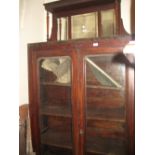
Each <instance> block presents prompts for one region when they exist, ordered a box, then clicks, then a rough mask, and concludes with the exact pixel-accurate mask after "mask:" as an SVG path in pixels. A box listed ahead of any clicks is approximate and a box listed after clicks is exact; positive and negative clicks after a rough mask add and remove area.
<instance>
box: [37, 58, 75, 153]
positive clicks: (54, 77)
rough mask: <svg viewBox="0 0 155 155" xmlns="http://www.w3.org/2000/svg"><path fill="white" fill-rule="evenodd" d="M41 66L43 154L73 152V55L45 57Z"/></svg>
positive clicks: (39, 64) (39, 62)
mask: <svg viewBox="0 0 155 155" xmlns="http://www.w3.org/2000/svg"><path fill="white" fill-rule="evenodd" d="M38 66H39V78H40V85H39V87H40V91H39V92H40V93H39V94H40V102H39V108H40V110H39V114H40V132H41V148H42V153H41V154H43V155H46V154H48V155H52V154H55V155H59V154H63V153H64V154H65V155H72V154H73V153H72V112H71V108H72V107H71V59H70V57H68V56H61V57H42V58H40V59H39V61H38ZM58 150H59V151H58Z"/></svg>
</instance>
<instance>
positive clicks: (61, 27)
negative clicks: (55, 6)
mask: <svg viewBox="0 0 155 155" xmlns="http://www.w3.org/2000/svg"><path fill="white" fill-rule="evenodd" d="M57 24H58V31H57V38H58V39H57V40H68V17H61V18H58V19H57Z"/></svg>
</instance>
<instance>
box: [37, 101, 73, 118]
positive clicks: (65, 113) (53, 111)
mask: <svg viewBox="0 0 155 155" xmlns="http://www.w3.org/2000/svg"><path fill="white" fill-rule="evenodd" d="M40 114H41V115H50V116H59V117H71V108H69V107H66V106H59V105H57V104H56V105H54V106H51V105H49V104H48V105H46V104H45V106H42V107H41V109H40Z"/></svg>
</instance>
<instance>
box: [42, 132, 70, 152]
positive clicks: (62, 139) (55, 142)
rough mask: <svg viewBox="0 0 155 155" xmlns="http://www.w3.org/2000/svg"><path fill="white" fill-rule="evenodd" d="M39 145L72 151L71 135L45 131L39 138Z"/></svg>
mask: <svg viewBox="0 0 155 155" xmlns="http://www.w3.org/2000/svg"><path fill="white" fill-rule="evenodd" d="M41 143H42V144H46V145H51V146H55V147H59V148H67V149H72V137H71V133H67V132H65V133H64V132H60V131H54V130H52V129H49V130H47V131H46V132H45V133H43V134H42V136H41Z"/></svg>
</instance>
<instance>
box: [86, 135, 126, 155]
mask: <svg viewBox="0 0 155 155" xmlns="http://www.w3.org/2000/svg"><path fill="white" fill-rule="evenodd" d="M86 141H87V152H92V153H98V154H101V155H110V154H112V155H113V154H115V155H128V152H127V151H128V150H127V142H126V141H125V140H121V139H115V138H103V137H96V136H95V137H88V136H87V140H86ZM88 154H89V153H88Z"/></svg>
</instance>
